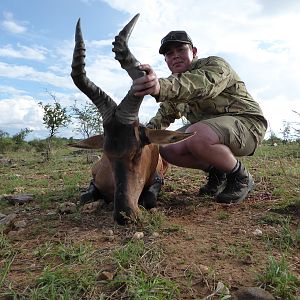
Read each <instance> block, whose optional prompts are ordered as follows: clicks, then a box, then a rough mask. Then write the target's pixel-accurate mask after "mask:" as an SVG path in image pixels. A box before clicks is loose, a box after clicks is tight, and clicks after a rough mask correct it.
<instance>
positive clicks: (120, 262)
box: [111, 240, 177, 300]
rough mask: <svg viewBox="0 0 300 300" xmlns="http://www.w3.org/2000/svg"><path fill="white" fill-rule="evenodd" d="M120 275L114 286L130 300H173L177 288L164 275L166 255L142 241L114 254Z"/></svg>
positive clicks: (130, 244)
mask: <svg viewBox="0 0 300 300" xmlns="http://www.w3.org/2000/svg"><path fill="white" fill-rule="evenodd" d="M113 257H114V260H115V262H116V264H117V275H116V276H115V278H114V279H113V281H112V283H111V284H112V285H114V286H116V287H117V289H119V290H120V293H121V295H122V297H129V298H130V299H136V300H139V299H140V300H142V299H157V300H160V299H161V300H163V299H173V298H174V295H175V294H176V293H177V286H176V285H175V284H174V283H173V282H172V281H171V280H169V279H167V278H164V277H163V276H162V275H161V274H160V268H159V265H160V263H161V260H162V251H161V249H160V248H159V247H156V246H154V247H153V245H152V246H151V247H149V245H146V244H145V243H144V241H142V240H136V241H130V242H129V243H127V244H126V245H125V246H124V247H122V248H120V249H117V250H116V251H114V254H113Z"/></svg>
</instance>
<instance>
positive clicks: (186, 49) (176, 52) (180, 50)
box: [164, 43, 197, 73]
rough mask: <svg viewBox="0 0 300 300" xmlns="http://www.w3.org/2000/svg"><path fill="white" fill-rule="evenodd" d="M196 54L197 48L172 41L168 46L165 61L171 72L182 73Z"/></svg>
mask: <svg viewBox="0 0 300 300" xmlns="http://www.w3.org/2000/svg"><path fill="white" fill-rule="evenodd" d="M196 54H197V49H196V48H195V47H193V48H192V47H191V46H190V45H189V44H183V43H172V44H170V45H169V46H168V48H167V51H166V53H165V54H164V55H165V61H166V63H167V65H168V67H169V69H170V71H171V72H172V73H182V72H185V71H187V69H188V68H189V66H190V64H191V62H192V60H193V58H194V57H195V55H196Z"/></svg>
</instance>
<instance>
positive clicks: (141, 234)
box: [132, 231, 144, 240]
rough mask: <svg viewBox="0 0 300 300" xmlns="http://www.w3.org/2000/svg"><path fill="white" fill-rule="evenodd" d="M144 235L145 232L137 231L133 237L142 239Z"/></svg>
mask: <svg viewBox="0 0 300 300" xmlns="http://www.w3.org/2000/svg"><path fill="white" fill-rule="evenodd" d="M143 237H144V232H139V231H137V232H136V233H135V234H134V235H133V237H132V238H133V239H135V240H141V239H142V238H143Z"/></svg>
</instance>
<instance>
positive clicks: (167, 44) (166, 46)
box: [159, 40, 192, 54]
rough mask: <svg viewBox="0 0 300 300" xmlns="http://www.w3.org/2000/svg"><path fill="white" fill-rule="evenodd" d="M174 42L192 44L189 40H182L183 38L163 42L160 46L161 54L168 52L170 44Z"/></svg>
mask: <svg viewBox="0 0 300 300" xmlns="http://www.w3.org/2000/svg"><path fill="white" fill-rule="evenodd" d="M174 43H180V44H189V45H192V44H191V43H190V42H188V41H181V40H172V41H168V42H165V43H163V44H162V45H161V46H160V48H159V54H165V53H166V52H167V49H168V46H169V45H170V44H174Z"/></svg>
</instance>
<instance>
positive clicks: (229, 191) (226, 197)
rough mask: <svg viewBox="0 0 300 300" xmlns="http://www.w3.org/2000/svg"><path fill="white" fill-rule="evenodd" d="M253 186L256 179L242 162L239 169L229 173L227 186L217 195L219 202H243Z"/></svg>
mask: <svg viewBox="0 0 300 300" xmlns="http://www.w3.org/2000/svg"><path fill="white" fill-rule="evenodd" d="M253 186H254V181H253V178H252V176H251V174H250V173H249V172H248V171H247V170H246V169H245V167H244V166H243V165H242V164H240V166H239V168H238V170H237V171H235V172H234V173H232V174H227V185H226V188H225V189H224V190H223V192H222V193H220V194H219V195H218V196H217V202H219V203H228V204H229V203H239V202H242V201H243V200H245V198H246V197H247V195H248V194H249V192H250V191H251V190H252V189H253Z"/></svg>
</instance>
